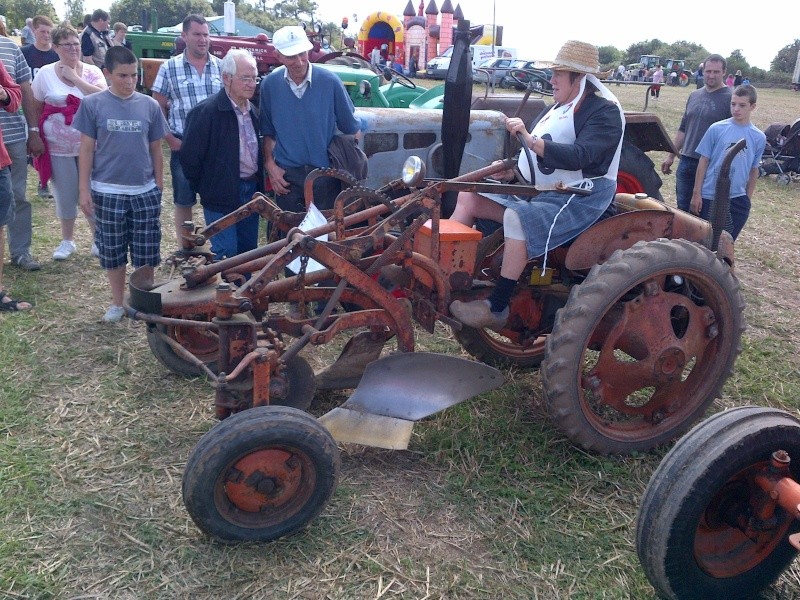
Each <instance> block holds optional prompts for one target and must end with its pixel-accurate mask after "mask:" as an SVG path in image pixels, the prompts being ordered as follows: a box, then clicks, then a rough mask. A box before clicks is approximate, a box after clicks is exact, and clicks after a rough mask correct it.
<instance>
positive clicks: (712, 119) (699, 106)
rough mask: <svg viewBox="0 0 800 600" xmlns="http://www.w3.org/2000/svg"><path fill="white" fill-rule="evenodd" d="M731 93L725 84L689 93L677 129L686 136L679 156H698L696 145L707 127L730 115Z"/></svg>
mask: <svg viewBox="0 0 800 600" xmlns="http://www.w3.org/2000/svg"><path fill="white" fill-rule="evenodd" d="M731 94H732V92H731V89H730V88H729V87H728V86H726V85H724V86H722V87H721V88H720V89H718V90H714V91H713V92H709V91H707V90H706V88H704V87H703V88H700V89H699V90H695V91H694V92H692V93H691V94H689V99H688V100H687V101H686V110H685V111H684V113H683V118H682V119H681V124H680V126H679V127H678V131H683V133H684V134H685V136H686V137H685V138H684V139H683V146H682V147H681V156H689V157H691V158H700V155H699V154H698V153H697V145H698V144H699V143H700V140H702V139H703V136H704V135H705V133H706V131H708V128H709V127H711V125H712V123H716V122H717V121H722V120H723V119H727V118H728V117H730V116H731Z"/></svg>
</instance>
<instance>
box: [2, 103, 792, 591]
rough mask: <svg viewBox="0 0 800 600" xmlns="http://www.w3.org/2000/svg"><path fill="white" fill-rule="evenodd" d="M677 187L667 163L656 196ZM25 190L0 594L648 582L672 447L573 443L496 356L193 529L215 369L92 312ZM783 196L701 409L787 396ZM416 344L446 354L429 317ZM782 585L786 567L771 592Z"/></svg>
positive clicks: (762, 191)
mask: <svg viewBox="0 0 800 600" xmlns="http://www.w3.org/2000/svg"><path fill="white" fill-rule="evenodd" d="M613 89H614V91H615V92H616V91H619V95H620V98H621V100H622V102H623V104H624V105H625V106H626V108H628V109H633V110H636V109H639V108H641V104H642V100H643V91H642V90H641V89H640V88H636V89H628V88H624V87H621V88H619V89H617V88H616V87H615V88H613ZM687 93H688V90H680V89H671V88H667V89H665V90H664V91H663V93H662V98H661V100H660V101H659V104H658V105H657V106H656V107H655V109H654V110H655V112H657V114H659V115H661V116H662V118H663V119H664V121H665V123H666V126H667V129H668V131H670V132H674V131H675V129H676V127H677V119H678V118H679V116H680V112H681V111H682V108H683V104H684V102H685V96H686V94H687ZM796 101H797V96H796V95H792V94H791V93H790V92H785V91H782V90H774V91H767V92H765V93H764V94H763V97H762V102H761V103H760V105H759V110H758V112H757V113H756V117H757V124H758V125H759V127H762V128H763V127H764V126H765V125H766V124H768V123H770V122H773V121H791V120H794V119H795V118H797V117H798V116H800V115H798V114H797V112H796V111H797V104H796ZM32 189H33V186H31V190H32ZM673 189H674V181H673V179H672V177H667V178H666V181H665V184H664V192H665V197H666V199H667V201H668V202H671V201H672V200H673V195H672V194H673ZM31 197H33V198H34V205H35V214H36V224H35V232H34V234H35V235H34V238H35V248H34V250H35V253H36V254H37V255H38V256H39V257H40V258H43V259H44V258H47V259H48V260H46V261H45V262H46V264H45V267H44V269H43V270H42V271H40V272H38V273H21V272H19V271H18V270H16V269H14V268H13V267H11V266H6V283H7V284H8V286H9V288H10V289H11V290H12V291H13V293H14V294H15V295H17V296H20V297H24V298H26V299H31V300H33V301H34V302H35V303H36V308H35V309H34V310H33V311H32V312H31V313H29V314H16V315H8V314H4V315H0V408H1V410H0V436H1V438H0V515H1V516H0V597H8V598H37V599H38V598H59V599H61V598H98V599H99V598H112V597H113V598H137V599H138V598H189V597H192V598H221V597H224V598H270V599H272V598H286V599H289V598H308V599H317V598H341V599H352V598H448V599H457V598H487V599H493V598H541V599H549V598H637V599H638V598H649V597H651V596H652V589H651V588H650V586H649V585H648V583H647V582H646V580H645V578H644V576H643V575H642V573H641V571H640V570H639V568H638V564H637V562H636V558H635V551H634V547H633V542H632V535H633V529H634V520H635V515H636V509H637V506H638V501H639V497H640V495H641V492H642V491H643V489H644V487H645V485H646V482H647V480H648V478H649V476H650V474H651V473H652V471H653V469H654V468H655V467H656V465H657V464H658V461H659V460H660V458H661V456H662V455H663V451H665V450H666V449H665V448H664V449H661V451H658V452H653V453H650V454H648V455H644V456H637V457H630V458H625V459H609V458H602V457H597V456H592V455H589V454H587V453H584V452H582V451H580V450H578V449H576V448H575V447H573V446H572V445H571V444H569V443H568V442H567V441H566V440H564V439H563V438H562V437H561V436H560V435H559V434H558V432H557V431H555V430H554V429H553V428H552V427H551V426H550V425H549V423H548V422H547V420H546V417H545V410H544V407H543V404H542V397H541V391H540V390H541V385H540V378H539V374H538V372H536V371H533V372H521V371H519V372H518V371H513V372H509V373H508V374H507V375H508V380H509V381H508V383H507V384H506V385H505V386H504V387H503V388H501V389H500V390H498V391H497V392H495V393H493V394H490V395H487V396H485V397H482V398H479V399H476V400H474V401H470V402H468V403H466V404H463V405H460V406H457V407H454V408H452V409H450V410H448V411H446V412H444V413H442V414H440V415H436V416H435V417H433V418H431V419H428V420H426V421H424V422H423V423H421V424H419V426H418V427H417V429H416V432H415V435H414V438H413V439H412V444H411V449H410V450H409V451H406V452H386V451H381V450H375V449H370V448H362V447H359V446H345V447H343V448H342V451H343V457H342V465H343V472H342V478H341V484H340V486H339V489H338V490H337V493H336V495H335V497H334V499H333V501H332V502H331V504H330V505H329V506H328V508H327V509H326V510H325V511H324V512H323V514H322V516H321V517H320V518H319V519H317V520H316V521H315V522H314V523H313V524H312V525H311V526H310V527H309V528H308V529H307V530H305V531H304V532H302V533H301V534H299V535H297V536H294V537H292V538H289V539H285V540H281V541H279V542H277V543H274V544H269V545H240V546H233V547H227V546H222V545H218V544H214V543H211V542H209V541H208V540H207V539H205V538H204V537H203V536H202V535H201V534H200V533H199V531H198V530H197V529H196V528H195V526H194V525H193V523H192V522H191V520H190V519H189V517H188V515H187V514H186V511H185V509H184V507H183V505H182V501H181V492H180V485H181V476H182V471H183V466H184V464H185V462H186V458H187V456H188V454H189V452H190V451H191V449H192V448H193V446H194V444H195V443H196V442H197V440H198V439H199V438H200V436H201V435H202V434H203V433H204V432H205V431H207V430H208V429H209V428H210V427H211V426H212V425H213V424H214V418H213V414H212V393H211V389H210V388H209V386H208V385H207V384H206V383H205V382H204V381H201V380H186V379H182V378H179V377H177V376H175V375H172V374H170V373H169V372H167V371H166V370H165V369H164V368H163V367H161V366H160V365H159V364H158V363H157V362H156V361H155V360H154V359H153V357H152V355H151V354H150V351H149V349H148V347H147V343H146V341H145V337H144V330H143V327H142V325H141V324H139V323H128V322H125V323H123V324H122V325H106V324H102V323H100V317H101V316H102V314H103V312H104V311H105V308H106V306H107V304H108V297H109V294H108V290H107V286H106V284H105V280H104V275H103V273H102V271H101V270H100V269H99V267H98V266H97V264H96V263H95V261H94V260H92V259H91V257H90V256H89V255H88V248H89V243H90V242H89V240H88V238H87V231H86V228H85V224H83V223H81V224H80V225H79V227H78V232H79V237H78V244H79V249H80V252H79V254H78V255H77V256H76V257H74V258H72V259H70V260H69V261H66V262H64V263H59V264H55V263H53V262H51V261H50V260H49V255H50V253H51V252H52V250H53V248H54V247H55V246H56V244H57V241H58V239H57V237H58V236H57V223H56V221H55V219H54V216H53V206H52V203H51V202H49V201H46V200H40V199H37V198H35V195H34V194H33V193H32V194H31ZM164 206H165V214H164V220H163V224H164V232H165V236H164V242H163V247H164V249H165V251H169V250H171V249H172V248H173V247H174V244H173V241H172V235H171V231H172V227H171V225H170V224H169V222H170V220H171V216H172V215H171V202H170V201H169V200H168V199H167V200H166V201H165V205H164ZM797 215H798V186H797V184H794V185H793V186H791V187H789V188H787V187H782V186H778V185H777V184H776V183H775V182H774V181H771V180H764V181H761V182H760V183H759V186H758V190H757V193H756V197H755V198H754V210H753V214H752V216H751V219H750V221H749V222H748V225H747V227H746V229H745V231H744V233H743V234H742V237H741V238H740V239H741V242H740V244H739V245H738V247H737V258H738V263H737V273H738V274H739V277H740V278H741V280H742V284H743V288H744V290H745V294H746V298H747V301H748V308H747V320H748V323H749V329H748V331H747V333H746V336H745V352H744V354H743V356H742V358H741V359H740V361H739V362H738V363H737V374H736V376H735V377H734V378H733V379H732V380H731V382H730V383H729V384H728V386H727V387H726V390H725V397H724V398H723V399H722V400H721V401H720V402H719V403H717V405H716V406H717V408H719V407H721V406H725V405H732V404H741V403H746V402H751V403H756V404H769V405H774V406H781V407H785V408H792V409H796V407H797V402H798V400H797V398H798V392H800V378H799V377H798V359H797V357H798V355H800V354H799V353H798V346H800V337H799V336H800V334H799V333H798V325H797V321H796V317H795V313H796V310H795V308H796V304H797V300H796V298H797V292H798V285H800V284H798V265H800V255H798V239H799V238H798V219H799V217H798V216H797ZM420 345H421V346H422V347H424V348H425V349H430V350H439V351H448V352H459V349H458V348H457V347H456V345H455V343H454V342H453V340H452V337H451V336H450V334H449V332H448V331H446V330H445V329H439V330H437V333H436V335H434V336H428V335H423V336H421V338H420ZM341 398H342V397H341V396H338V395H330V396H328V397H327V398H326V399H325V401H326V402H328V403H334V402H336V401H340V400H341ZM798 594H800V570H797V569H794V568H793V569H791V570H790V571H788V572H787V573H786V574H785V576H784V577H783V579H782V580H781V582H780V583H779V584H778V586H776V587H775V588H774V589H773V590H772V591H771V592H770V594H769V596H768V597H771V598H788V597H795V596H797V595H798Z"/></svg>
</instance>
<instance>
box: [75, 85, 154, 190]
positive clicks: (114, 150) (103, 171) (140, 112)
mask: <svg viewBox="0 0 800 600" xmlns="http://www.w3.org/2000/svg"><path fill="white" fill-rule="evenodd" d="M72 126H73V127H74V128H75V129H77V130H78V131H80V132H81V133H83V134H85V135H87V136H89V137H90V138H92V139H95V140H97V149H96V150H95V154H94V164H93V166H92V176H91V177H92V189H97V190H98V191H104V190H99V189H98V186H97V185H96V184H100V186H101V187H102V184H110V185H112V186H125V187H128V188H139V187H142V186H146V185H150V184H151V182H153V180H154V172H153V162H152V160H151V158H150V143H151V142H154V141H156V140H160V139H161V138H163V137H164V136H165V135H166V133H167V122H166V120H165V119H164V114H163V113H162V112H161V107H159V105H158V102H156V101H155V100H153V99H152V98H151V97H150V96H145V95H144V94H140V93H139V92H134V94H133V95H132V96H130V97H128V98H124V99H123V98H119V97H118V96H115V95H114V94H112V93H111V91H110V90H105V91H102V92H98V93H96V94H91V95H89V96H86V97H85V98H84V99H83V100H82V101H81V107H80V108H79V109H78V112H77V113H76V114H75V119H74V120H73V121H72Z"/></svg>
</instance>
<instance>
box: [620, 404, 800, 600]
mask: <svg viewBox="0 0 800 600" xmlns="http://www.w3.org/2000/svg"><path fill="white" fill-rule="evenodd" d="M776 450H785V451H787V452H788V453H789V456H790V458H794V459H795V461H794V462H793V463H790V474H791V476H792V478H793V479H795V480H796V481H797V480H798V476H800V461H799V460H798V459H800V421H798V420H797V419H796V418H795V417H793V416H791V415H789V414H788V413H785V412H783V411H779V410H775V409H771V408H760V407H752V406H747V407H741V408H736V409H733V410H729V411H725V412H722V413H718V414H716V415H714V416H713V417H711V418H710V419H707V420H706V421H704V422H703V423H701V424H700V425H698V426H697V427H695V428H694V429H692V431H691V432H689V433H688V434H687V435H686V436H685V437H683V438H682V439H681V440H680V441H679V442H678V443H677V444H676V445H675V447H674V448H673V449H672V450H671V451H670V452H669V453H668V454H667V455H666V456H665V457H664V460H662V461H661V464H660V465H659V466H658V468H657V469H656V471H655V472H654V473H653V476H652V477H651V479H650V483H649V484H648V486H647V489H646V490H645V493H644V497H643V498H642V504H641V507H640V509H639V514H638V516H637V528H636V549H637V553H638V555H639V561H640V562H641V564H642V567H643V569H644V571H645V573H646V575H647V577H648V579H649V580H650V583H651V584H652V585H653V587H655V589H656V590H657V591H658V593H659V594H660V595H661V596H663V597H664V598H671V599H674V600H678V599H680V600H701V599H706V598H725V599H726V600H737V599H742V600H744V599H749V598H756V597H758V595H759V592H760V591H761V590H763V589H764V588H765V587H766V586H768V585H769V584H770V583H772V582H773V581H775V579H777V578H778V576H779V575H780V573H781V572H782V571H783V570H784V569H785V568H786V567H787V566H788V565H789V563H790V562H791V561H792V560H793V559H794V557H795V554H796V550H795V549H794V548H793V547H792V546H791V545H790V544H789V542H788V540H787V537H788V536H789V535H790V534H791V533H794V532H796V531H798V530H800V522H799V521H798V520H797V519H795V518H793V516H792V515H790V514H788V513H787V512H785V511H784V510H783V509H782V508H780V507H776V508H775V511H774V512H773V513H770V516H769V518H768V519H766V520H761V519H759V514H766V513H768V512H769V511H768V508H769V507H771V506H773V505H772V502H771V500H770V498H769V496H768V495H767V494H766V492H764V491H762V490H761V488H760V487H759V486H758V485H757V484H756V483H755V481H754V476H755V475H756V473H758V471H760V470H762V469H763V468H764V467H765V466H768V465H769V464H770V457H771V455H772V453H773V452H775V451H776Z"/></svg>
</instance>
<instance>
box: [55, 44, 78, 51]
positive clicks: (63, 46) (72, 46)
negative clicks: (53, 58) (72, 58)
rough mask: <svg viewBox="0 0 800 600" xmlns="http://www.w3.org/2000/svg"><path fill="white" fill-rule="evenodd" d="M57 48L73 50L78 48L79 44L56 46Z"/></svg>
mask: <svg viewBox="0 0 800 600" xmlns="http://www.w3.org/2000/svg"><path fill="white" fill-rule="evenodd" d="M56 46H58V47H59V48H70V49H72V50H74V49H75V48H80V47H81V45H80V44H56Z"/></svg>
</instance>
